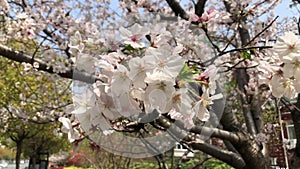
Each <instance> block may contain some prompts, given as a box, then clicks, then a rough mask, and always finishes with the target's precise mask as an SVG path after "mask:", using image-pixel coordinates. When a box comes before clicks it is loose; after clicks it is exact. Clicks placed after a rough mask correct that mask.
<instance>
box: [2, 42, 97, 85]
mask: <svg viewBox="0 0 300 169" xmlns="http://www.w3.org/2000/svg"><path fill="white" fill-rule="evenodd" d="M0 55H1V56H3V57H6V58H8V59H10V60H13V61H16V62H20V63H22V62H25V63H30V64H33V62H37V63H38V64H39V67H38V68H36V69H37V70H42V71H45V72H48V73H51V74H57V75H59V76H61V77H64V78H68V79H73V80H79V81H82V82H86V83H94V82H95V80H96V78H95V77H94V76H93V75H90V74H87V73H85V72H80V71H76V70H74V69H70V70H68V71H66V72H65V73H55V72H54V70H53V67H48V66H47V64H46V62H44V61H42V60H39V59H34V60H32V57H31V56H30V55H27V54H24V53H22V52H18V51H14V50H13V49H11V48H8V47H7V46H4V45H2V44H0Z"/></svg>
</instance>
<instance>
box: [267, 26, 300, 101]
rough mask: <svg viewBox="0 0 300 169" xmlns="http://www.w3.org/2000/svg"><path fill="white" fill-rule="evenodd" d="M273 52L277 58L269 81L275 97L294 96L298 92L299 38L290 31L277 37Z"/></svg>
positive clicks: (291, 97) (299, 70) (299, 78)
mask: <svg viewBox="0 0 300 169" xmlns="http://www.w3.org/2000/svg"><path fill="white" fill-rule="evenodd" d="M274 52H275V54H276V55H277V56H278V59H279V64H280V65H279V67H277V69H275V72H274V74H273V77H272V79H271V82H270V86H271V90H272V94H273V95H274V96H275V97H278V98H280V97H282V96H284V97H287V98H288V99H293V98H295V97H296V96H297V95H298V93H299V92H300V53H299V52H300V40H299V38H298V37H297V36H296V35H295V34H294V33H292V32H288V33H286V34H285V35H284V36H281V37H279V38H278V40H277V43H276V44H275V45H274Z"/></svg>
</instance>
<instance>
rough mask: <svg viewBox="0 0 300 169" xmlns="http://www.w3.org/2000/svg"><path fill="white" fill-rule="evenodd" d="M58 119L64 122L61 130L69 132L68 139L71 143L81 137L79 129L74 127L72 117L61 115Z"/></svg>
mask: <svg viewBox="0 0 300 169" xmlns="http://www.w3.org/2000/svg"><path fill="white" fill-rule="evenodd" d="M58 121H60V122H61V123H62V124H63V126H62V128H61V131H62V132H64V133H67V134H68V140H69V141H70V142H71V143H72V142H74V141H75V140H77V139H79V138H80V133H79V131H78V130H77V129H74V128H73V125H72V123H71V121H70V119H68V118H66V117H60V118H59V119H58Z"/></svg>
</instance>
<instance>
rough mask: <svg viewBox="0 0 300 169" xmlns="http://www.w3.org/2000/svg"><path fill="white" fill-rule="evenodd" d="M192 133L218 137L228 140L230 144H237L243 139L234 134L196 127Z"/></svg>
mask: <svg viewBox="0 0 300 169" xmlns="http://www.w3.org/2000/svg"><path fill="white" fill-rule="evenodd" d="M190 132H192V133H197V134H201V135H205V136H211V137H216V138H220V139H224V140H228V141H230V142H235V143H237V142H241V141H242V138H241V137H240V136H239V135H237V134H234V133H233V132H229V131H225V130H221V129H217V128H209V127H205V126H195V127H193V128H192V129H191V130H190Z"/></svg>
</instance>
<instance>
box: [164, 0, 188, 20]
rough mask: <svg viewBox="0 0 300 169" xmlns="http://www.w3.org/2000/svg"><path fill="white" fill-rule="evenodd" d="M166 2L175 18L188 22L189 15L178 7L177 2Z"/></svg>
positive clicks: (173, 0) (171, 0) (172, 0)
mask: <svg viewBox="0 0 300 169" xmlns="http://www.w3.org/2000/svg"><path fill="white" fill-rule="evenodd" d="M166 1H167V3H168V5H169V6H170V7H171V9H172V10H173V12H174V13H175V15H176V16H180V17H181V18H182V19H185V20H189V15H188V14H187V13H186V12H185V10H184V9H183V8H182V7H181V6H180V4H179V2H178V1H176V0H166Z"/></svg>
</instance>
